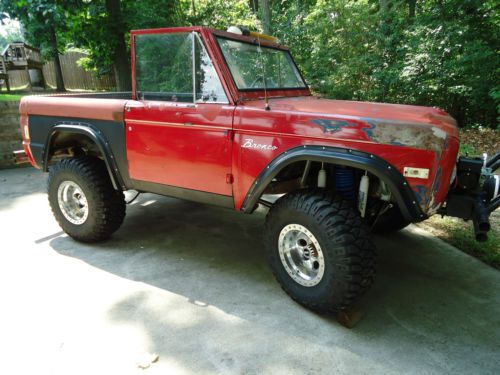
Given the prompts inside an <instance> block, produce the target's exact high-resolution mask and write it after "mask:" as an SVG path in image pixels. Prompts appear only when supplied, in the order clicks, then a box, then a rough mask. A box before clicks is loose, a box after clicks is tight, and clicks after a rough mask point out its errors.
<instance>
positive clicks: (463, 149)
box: [458, 143, 478, 156]
mask: <svg viewBox="0 0 500 375" xmlns="http://www.w3.org/2000/svg"><path fill="white" fill-rule="evenodd" d="M458 153H459V155H462V156H474V155H477V154H478V152H477V150H476V148H475V147H474V146H472V145H469V144H467V143H460V149H459V150H458Z"/></svg>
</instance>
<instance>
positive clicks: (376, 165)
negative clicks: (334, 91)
mask: <svg viewBox="0 0 500 375" xmlns="http://www.w3.org/2000/svg"><path fill="white" fill-rule="evenodd" d="M303 160H311V161H317V162H325V163H332V164H337V165H343V166H347V167H353V168H358V169H362V170H366V171H368V172H370V173H371V174H373V175H375V176H377V177H378V178H379V179H380V180H382V181H384V182H385V183H386V184H387V187H388V188H389V190H390V191H391V193H392V194H393V195H394V197H395V199H396V201H397V203H398V205H399V207H400V209H401V212H402V214H403V216H404V217H405V218H406V219H408V220H410V221H411V222H417V221H422V220H424V219H426V218H427V215H426V214H425V213H424V212H423V211H422V209H421V208H420V205H419V204H418V201H417V198H416V196H415V193H414V192H413V190H412V189H411V187H410V185H409V184H408V182H407V181H406V179H405V178H404V177H403V175H402V174H401V173H400V172H399V171H398V170H397V169H396V168H395V167H394V166H392V165H391V164H389V163H388V162H387V161H385V160H384V159H382V158H380V157H378V156H376V155H373V154H369V153H366V152H362V151H357V150H351V149H345V148H340V147H328V146H300V147H295V148H292V149H289V150H287V151H285V152H283V153H281V154H280V155H278V156H277V157H276V158H275V159H273V160H272V161H271V162H270V163H269V164H268V165H267V166H266V167H265V168H264V169H263V171H262V172H261V173H260V174H259V176H258V177H257V179H256V180H255V181H254V183H253V184H252V187H251V188H250V189H249V191H248V193H247V195H246V197H245V200H244V201H243V205H242V206H241V211H243V212H245V213H251V212H253V211H254V210H255V208H256V207H257V204H258V201H259V198H260V197H261V195H262V193H263V192H264V190H265V188H266V187H267V185H268V184H269V183H270V182H271V181H272V179H273V178H274V177H276V175H277V174H278V173H279V172H280V171H281V170H282V169H283V168H285V167H286V166H287V165H289V164H292V163H295V162H297V161H303Z"/></svg>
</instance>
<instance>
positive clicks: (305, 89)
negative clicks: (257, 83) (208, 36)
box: [214, 33, 310, 96]
mask: <svg viewBox="0 0 500 375" xmlns="http://www.w3.org/2000/svg"><path fill="white" fill-rule="evenodd" d="M214 34H215V35H214V37H215V44H216V45H217V48H218V49H219V52H220V55H221V57H222V59H223V61H224V64H225V65H226V67H227V70H228V72H229V74H230V76H231V79H232V81H233V84H234V86H235V87H236V89H237V90H238V91H240V92H242V93H258V92H264V91H270V92H276V93H280V92H287V91H295V92H297V91H299V92H301V93H302V94H307V93H310V91H309V86H308V84H307V82H306V80H305V79H304V76H303V75H302V72H301V71H300V69H299V67H298V66H297V63H296V62H295V60H294V58H293V56H292V54H291V53H290V50H289V49H288V48H287V47H285V46H281V45H278V44H271V43H268V42H266V41H264V40H260V43H259V41H258V40H257V38H252V40H247V39H248V37H243V38H245V39H243V38H241V36H240V35H236V36H237V37H232V36H228V35H227V34H228V33H224V34H226V35H221V33H214ZM219 39H225V40H231V41H234V42H239V43H244V44H249V45H252V46H257V47H258V46H259V44H260V47H261V48H268V49H274V50H278V51H282V52H284V53H286V54H287V55H288V57H289V58H290V62H291V63H292V65H293V69H295V71H296V72H297V73H298V75H299V77H300V79H301V80H302V82H303V83H304V86H298V87H266V88H265V89H264V87H257V88H239V87H238V85H237V83H236V80H235V79H234V76H233V72H232V71H231V67H230V65H229V63H228V61H227V60H226V56H225V55H224V51H223V50H222V46H221V45H220V43H219ZM280 96H288V95H280Z"/></svg>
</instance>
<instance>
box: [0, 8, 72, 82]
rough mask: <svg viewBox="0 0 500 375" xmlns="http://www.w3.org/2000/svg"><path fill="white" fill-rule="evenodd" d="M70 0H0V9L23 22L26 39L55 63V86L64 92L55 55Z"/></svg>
mask: <svg viewBox="0 0 500 375" xmlns="http://www.w3.org/2000/svg"><path fill="white" fill-rule="evenodd" d="M70 3H71V0H68V1H64V2H62V1H58V0H0V11H1V12H5V13H7V14H8V15H9V16H10V17H12V18H17V19H18V20H19V21H20V22H21V24H22V25H23V28H24V32H25V36H26V39H27V41H28V42H29V43H30V44H33V45H34V46H37V47H39V48H40V49H41V51H42V54H43V55H44V56H45V57H49V58H52V59H53V60H54V66H55V76H56V86H57V90H58V91H64V90H65V88H64V80H63V75H62V69H61V62H60V60H59V54H60V53H61V52H62V51H63V50H64V47H65V43H64V41H63V40H60V35H61V33H62V32H63V31H64V29H65V27H66V24H65V15H66V13H67V12H66V10H65V9H64V7H63V5H65V6H69V5H70Z"/></svg>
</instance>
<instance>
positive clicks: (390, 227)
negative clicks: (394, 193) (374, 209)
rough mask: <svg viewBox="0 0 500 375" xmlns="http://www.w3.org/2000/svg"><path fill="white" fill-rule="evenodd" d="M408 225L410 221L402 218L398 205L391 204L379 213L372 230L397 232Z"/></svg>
mask: <svg viewBox="0 0 500 375" xmlns="http://www.w3.org/2000/svg"><path fill="white" fill-rule="evenodd" d="M408 225H410V222H409V221H408V220H406V219H405V218H404V216H403V214H402V213H401V210H400V209H399V207H398V206H397V205H393V206H392V207H391V208H389V209H388V210H387V211H386V212H384V213H383V214H382V215H380V217H379V218H378V219H377V221H376V222H375V225H374V226H373V228H372V232H373V233H377V234H389V233H394V232H398V231H400V230H401V229H404V228H406V227H407V226H408Z"/></svg>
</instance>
